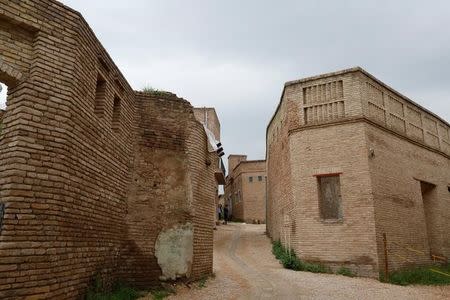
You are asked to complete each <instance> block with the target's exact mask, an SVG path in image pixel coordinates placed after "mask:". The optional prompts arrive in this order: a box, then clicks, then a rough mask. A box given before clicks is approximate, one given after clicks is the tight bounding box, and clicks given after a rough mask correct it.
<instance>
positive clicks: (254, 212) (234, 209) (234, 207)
mask: <svg viewBox="0 0 450 300" xmlns="http://www.w3.org/2000/svg"><path fill="white" fill-rule="evenodd" d="M228 170H229V174H228V176H227V180H226V185H225V194H224V201H225V204H228V207H229V210H230V214H231V215H232V216H233V219H236V220H242V221H245V222H247V223H264V222H265V221H266V161H265V160H247V156H246V155H235V154H232V155H230V156H228Z"/></svg>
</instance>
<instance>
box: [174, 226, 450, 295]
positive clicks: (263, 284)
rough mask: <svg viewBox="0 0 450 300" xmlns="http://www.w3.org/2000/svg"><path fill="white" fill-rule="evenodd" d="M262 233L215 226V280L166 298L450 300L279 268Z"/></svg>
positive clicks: (448, 289) (429, 290) (443, 290)
mask: <svg viewBox="0 0 450 300" xmlns="http://www.w3.org/2000/svg"><path fill="white" fill-rule="evenodd" d="M264 231H265V226H264V225H247V224H236V223H231V224H229V225H225V226H219V228H218V230H217V231H216V232H215V236H214V239H215V243H214V272H215V275H216V276H215V278H213V279H210V280H208V281H207V282H206V285H205V287H202V288H199V287H194V288H190V289H189V288H187V287H179V288H178V289H177V294H176V295H173V296H171V297H169V299H189V300H197V299H396V300H398V299H450V286H445V287H423V286H410V287H401V286H395V285H390V284H384V283H380V282H378V281H377V280H374V279H367V278H349V277H344V276H339V275H331V274H313V273H307V272H295V271H291V270H286V269H283V268H282V267H281V265H280V264H279V263H278V261H277V260H276V259H275V258H274V257H273V255H272V253H271V244H270V241H269V239H268V238H267V237H266V236H265V234H264Z"/></svg>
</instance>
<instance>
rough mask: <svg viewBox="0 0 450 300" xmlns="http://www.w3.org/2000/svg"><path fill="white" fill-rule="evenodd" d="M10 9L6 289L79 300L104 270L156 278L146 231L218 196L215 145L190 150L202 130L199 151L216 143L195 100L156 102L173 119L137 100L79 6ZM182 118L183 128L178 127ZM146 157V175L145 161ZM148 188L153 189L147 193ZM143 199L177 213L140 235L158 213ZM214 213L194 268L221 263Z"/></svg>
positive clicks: (0, 253)
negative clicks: (152, 115) (209, 139)
mask: <svg viewBox="0 0 450 300" xmlns="http://www.w3.org/2000/svg"><path fill="white" fill-rule="evenodd" d="M0 7H1V10H0V81H2V82H4V83H6V84H7V85H8V99H7V109H6V112H5V115H4V118H3V128H2V133H1V140H0V157H1V159H0V197H1V199H0V201H1V202H2V203H4V204H5V206H6V208H5V215H4V219H3V225H2V228H1V236H0V297H1V298H2V299H8V298H22V297H25V296H30V295H33V296H39V297H45V298H52V297H53V298H59V299H62V298H77V297H80V296H81V295H82V294H83V293H84V292H85V290H86V288H87V286H88V285H89V284H90V283H91V282H92V280H93V279H94V277H95V276H96V274H98V275H100V276H101V277H102V278H103V280H104V283H105V285H106V286H110V285H111V283H112V282H114V281H116V280H118V279H127V280H128V281H130V282H132V283H135V284H136V285H147V286H148V285H150V284H152V282H154V281H155V280H156V279H157V276H158V274H159V272H160V271H159V270H158V268H157V266H156V265H155V260H154V257H151V255H150V254H149V253H151V249H152V245H149V242H148V240H151V239H152V238H153V237H154V236H155V235H156V234H157V231H156V230H157V229H158V228H161V226H170V224H172V223H176V222H179V221H180V220H183V219H184V218H186V219H188V218H190V219H191V220H192V219H194V218H195V216H199V215H202V212H201V210H202V209H209V208H210V206H211V207H212V205H213V203H214V196H215V195H213V196H211V198H209V197H208V196H209V192H210V189H211V188H210V186H209V185H208V183H209V182H210V181H209V180H211V181H213V180H214V179H213V178H214V176H213V175H211V174H210V173H211V172H212V171H210V170H209V169H207V168H206V164H205V160H206V157H208V156H209V155H210V154H209V153H208V152H197V151H194V150H193V149H189V148H188V147H190V146H191V145H192V144H193V142H192V141H191V140H190V139H192V137H193V134H192V133H191V132H196V134H197V137H196V139H197V140H196V143H197V144H196V145H194V146H195V147H196V148H195V149H197V150H198V149H199V148H201V147H203V148H205V149H206V140H205V139H206V137H205V134H204V132H203V131H202V128H201V126H200V125H199V124H198V122H196V121H195V119H194V116H193V112H192V108H190V105H189V104H188V103H187V102H186V101H184V102H183V101H181V102H182V104H179V103H178V102H177V104H173V105H172V104H170V103H172V102H170V101H167V102H164V105H158V103H156V102H155V107H154V108H153V109H154V111H158V109H159V113H160V115H159V116H166V117H167V120H171V122H168V123H161V122H159V123H158V122H153V123H152V124H150V123H148V122H147V123H146V122H143V121H142V120H146V117H145V116H143V115H142V113H149V112H148V110H151V109H150V108H148V110H146V109H147V108H146V107H145V105H144V107H143V106H142V102H143V101H142V99H140V98H139V97H138V99H136V97H135V92H134V91H133V90H132V89H131V87H130V86H129V84H128V83H127V81H126V80H125V79H124V77H123V76H122V74H121V73H120V71H119V70H118V68H117V67H116V66H115V64H114V62H113V61H112V60H111V58H110V57H109V55H108V54H107V53H106V51H105V50H104V48H103V47H102V46H101V44H100V42H99V41H98V40H97V38H96V37H95V35H94V33H93V32H92V30H91V29H90V28H89V26H88V25H87V23H86V22H85V21H84V19H83V18H82V16H81V15H80V14H79V13H77V12H75V11H73V10H71V9H70V8H67V7H65V6H63V5H62V4H60V3H59V2H56V1H51V0H42V1H41V0H40V1H37V0H36V1H33V0H30V1H7V0H1V1H0ZM167 103H169V104H170V105H167ZM179 105H181V106H182V107H183V108H180V107H179ZM183 119H184V121H183ZM174 120H175V121H174ZM178 120H180V122H184V125H185V128H184V129H183V130H184V133H183V134H180V135H175V136H173V135H172V134H173V128H172V125H173V124H174V123H176V122H178ZM140 126H143V127H144V128H142V127H140ZM146 126H148V127H147V128H145V127H146ZM176 126H178V127H181V125H176ZM138 129H139V130H138ZM155 132H157V133H158V135H157V136H156V138H155V137H154V136H152V134H153V133H155ZM137 137H141V140H140V141H141V142H142V141H144V142H142V143H141V144H139V143H138V139H137ZM201 139H203V140H202V142H199V140H201ZM145 140H150V141H152V143H153V144H152V143H149V144H147V145H146V147H147V148H148V149H149V154H148V153H142V152H140V151H139V150H142V147H144V146H145ZM203 141H204V142H205V143H203ZM143 144H144V145H143ZM188 145H189V146H188ZM139 147H141V148H139ZM191 152H192V153H191ZM179 154H184V160H183V159H181V158H180V157H181V156H180V155H179ZM164 162H168V163H167V165H166V164H164ZM147 164H150V165H151V164H153V167H150V166H149V165H147ZM142 165H143V166H145V167H147V168H148V170H149V171H148V175H149V177H148V178H147V177H146V173H145V172H144V171H143V173H139V172H138V171H139V170H136V168H135V167H136V166H138V167H139V166H142ZM136 172H138V175H139V176H138V175H136ZM179 172H181V173H179ZM183 172H184V173H183ZM192 174H196V177H195V178H194V179H193V177H192ZM165 175H167V176H165ZM164 176H165V177H164ZM203 176H205V178H206V179H205V178H203ZM207 176H210V177H207ZM136 179H138V181H135V180H136ZM139 180H141V181H139ZM164 180H166V181H164ZM167 180H168V181H169V182H167ZM180 182H184V185H179V183H180ZM150 183H151V184H153V185H155V184H156V186H154V188H155V189H154V190H152V189H148V185H146V184H150ZM174 186H175V187H176V186H178V190H173V189H172V187H174ZM143 187H144V188H147V189H148V191H150V192H149V193H150V195H151V196H152V197H153V198H152V199H149V198H145V199H144V198H143V197H142V193H143V190H142V189H143ZM214 188H215V186H213V189H214ZM182 189H184V191H182ZM194 191H195V192H194ZM133 195H137V196H136V197H132V196H133ZM172 196H173V197H172ZM183 201H184V202H183ZM206 201H209V202H206ZM145 204H148V205H149V207H148V206H145ZM135 205H136V206H139V208H141V209H142V210H141V211H140V212H139V213H143V212H148V213H149V215H155V212H154V211H153V208H155V209H156V211H158V212H161V211H164V212H165V211H166V209H167V210H169V211H172V215H170V216H168V218H167V219H165V220H163V219H162V217H161V215H159V216H156V220H157V221H160V222H161V225H156V229H155V228H153V227H152V228H148V231H147V232H145V234H148V237H147V235H145V237H143V238H142V239H141V237H142V236H143V235H144V233H143V230H146V229H147V228H141V227H139V226H138V225H140V224H142V225H143V226H147V225H148V226H155V224H156V223H157V222H155V220H150V221H148V220H144V221H141V223H139V222H140V221H139V218H140V217H141V216H142V215H139V214H138V213H136V207H135ZM186 207H192V209H191V210H190V211H188V212H186V211H187V210H186ZM133 213H136V215H133ZM204 214H205V215H208V216H211V220H208V224H206V220H205V218H203V219H199V220H193V222H194V224H195V226H196V227H195V228H196V229H195V230H196V232H198V234H196V237H195V238H194V239H195V241H197V244H201V246H196V248H195V249H197V250H195V249H194V252H195V251H197V252H195V255H196V256H195V258H194V259H195V262H196V264H194V266H195V267H193V274H194V275H195V276H199V274H209V273H210V271H211V268H210V267H211V266H212V245H211V243H212V237H211V236H212V228H210V230H209V229H208V226H211V224H212V222H213V221H212V213H210V212H208V213H204ZM166 215H167V214H166ZM158 218H159V219H158ZM158 226H159V227H158ZM210 232H211V234H210ZM197 237H198V238H197ZM208 239H210V240H208ZM202 240H204V241H205V243H200V241H202ZM199 249H200V250H199ZM125 262H126V263H125ZM203 263H205V264H206V267H203V266H204V265H203ZM136 266H139V269H138V270H140V271H142V272H139V274H138V272H136V270H135V269H133V268H134V267H136ZM202 268H203V269H202Z"/></svg>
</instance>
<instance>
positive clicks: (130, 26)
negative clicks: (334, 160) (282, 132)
mask: <svg viewBox="0 0 450 300" xmlns="http://www.w3.org/2000/svg"><path fill="white" fill-rule="evenodd" d="M62 2H63V3H65V4H67V5H69V6H71V7H72V8H74V9H76V10H78V11H80V12H81V13H82V14H83V15H84V17H85V18H86V20H87V21H88V23H89V24H90V25H91V27H92V28H93V30H94V32H95V33H96V34H97V36H98V38H99V39H100V41H101V42H102V43H103V44H104V46H105V47H106V49H107V50H108V52H109V53H110V54H111V56H112V58H113V59H114V60H115V62H116V64H117V65H118V66H119V68H120V69H121V70H122V72H123V73H124V75H125V76H126V77H127V79H128V80H129V82H130V83H131V84H132V86H133V87H134V88H136V89H139V88H142V87H143V86H144V85H147V84H150V85H152V86H154V87H155V88H160V89H166V90H170V91H173V92H176V93H177V94H178V95H179V96H181V97H184V98H186V99H187V100H189V101H190V102H191V103H192V104H193V105H195V106H214V107H216V109H217V112H218V114H219V117H220V121H221V125H222V133H223V134H222V137H223V142H224V145H225V150H226V151H227V152H228V153H237V152H242V153H246V154H248V155H249V158H254V159H257V158H262V157H264V154H265V149H264V145H265V128H266V126H267V122H268V120H269V119H270V117H271V115H272V114H273V112H274V109H275V107H276V105H277V103H278V101H279V97H280V94H281V91H282V88H283V83H284V82H285V81H288V80H293V79H298V78H301V77H305V76H311V75H317V74H320V73H324V72H330V71H335V70H339V69H343V68H348V67H352V66H356V65H360V66H362V67H363V68H365V69H366V70H367V71H369V72H370V73H372V74H373V75H375V76H377V77H378V78H379V79H381V80H382V81H384V82H386V83H387V84H389V85H391V86H392V87H393V88H394V89H396V90H398V91H399V92H401V93H403V94H405V95H406V96H408V97H410V98H411V99H413V100H415V101H416V102H418V103H419V104H421V105H423V106H424V107H426V108H428V109H430V110H432V111H434V112H436V113H438V114H439V115H440V116H442V117H443V118H444V119H446V120H450V109H449V107H450V104H448V100H449V97H450V88H449V85H448V83H449V82H450V35H449V34H448V28H450V18H449V17H448V16H449V15H450V3H448V1H426V2H425V1H386V0H385V1H359V0H358V1H357V0H352V1H294V0H292V1H288V0H285V1H268V0H247V1H238V0H228V1H218V0H211V1H206V0H190V1H183V0H152V1H147V0H145V1H144V0H134V1H133V0H130V1H108V0H96V1H91V0H89V1H88V0H63V1H62Z"/></svg>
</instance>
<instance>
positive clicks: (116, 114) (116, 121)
mask: <svg viewBox="0 0 450 300" xmlns="http://www.w3.org/2000/svg"><path fill="white" fill-rule="evenodd" d="M121 102H122V101H121V100H120V98H119V97H117V96H116V97H114V107H113V118H112V128H113V129H114V130H118V129H119V127H120V112H121Z"/></svg>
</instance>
